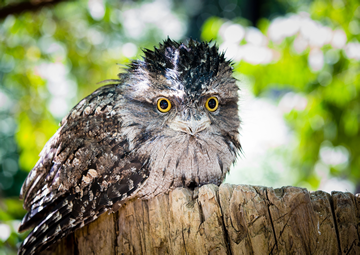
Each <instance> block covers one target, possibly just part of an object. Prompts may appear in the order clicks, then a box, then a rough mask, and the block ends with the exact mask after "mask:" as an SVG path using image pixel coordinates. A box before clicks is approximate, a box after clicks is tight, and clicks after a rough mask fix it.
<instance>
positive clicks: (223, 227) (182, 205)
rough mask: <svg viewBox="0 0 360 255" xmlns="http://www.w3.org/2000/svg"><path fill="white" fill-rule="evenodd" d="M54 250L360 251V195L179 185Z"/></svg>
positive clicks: (83, 254) (81, 232) (129, 207)
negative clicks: (193, 187) (191, 188)
mask: <svg viewBox="0 0 360 255" xmlns="http://www.w3.org/2000/svg"><path fill="white" fill-rule="evenodd" d="M52 250H53V252H51V253H53V254H78V255H89V254H360V194H357V195H353V194H351V193H342V192H332V194H331V195H330V194H328V193H325V192H322V191H316V192H308V191H307V190H306V189H302V188H297V187H283V188H280V189H273V188H267V187H260V186H249V185H229V184H223V185H221V186H220V187H217V186H215V185H205V186H203V187H201V188H200V189H197V190H195V191H191V190H189V189H184V188H178V189H176V190H174V191H172V192H171V193H170V194H167V195H161V196H158V197H155V198H154V199H152V200H149V201H143V200H134V201H132V202H130V203H128V204H127V205H126V206H124V207H122V208H121V209H120V210H119V211H118V212H117V213H114V214H110V215H108V214H105V215H103V216H101V217H100V218H99V219H98V220H96V221H95V222H93V223H91V224H89V225H88V226H85V227H84V228H82V229H79V230H77V231H76V232H75V233H74V234H72V235H70V236H68V237H67V238H65V239H64V240H62V241H61V242H59V243H58V244H56V245H55V246H54V247H53V248H52ZM45 253H47V254H49V253H50V252H49V251H47V252H45ZM45 253H43V254H45Z"/></svg>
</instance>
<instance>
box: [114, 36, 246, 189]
mask: <svg viewBox="0 0 360 255" xmlns="http://www.w3.org/2000/svg"><path fill="white" fill-rule="evenodd" d="M144 53H145V56H144V58H143V61H134V62H132V64H131V66H130V69H129V72H128V73H127V74H126V75H125V76H124V77H125V78H124V80H125V82H124V83H123V85H122V86H121V88H120V89H121V91H122V94H123V95H124V97H125V98H126V99H127V100H126V101H125V102H126V103H125V104H124V105H123V107H124V109H125V111H124V112H125V113H126V117H124V118H123V119H125V120H124V126H129V127H132V128H131V130H130V129H129V132H128V134H129V137H130V138H129V139H130V140H132V141H134V142H133V146H134V147H139V148H140V149H139V151H141V152H143V153H145V154H149V155H151V156H150V157H151V158H153V159H154V158H155V157H156V158H157V160H156V163H154V164H159V163H158V162H159V157H161V158H163V161H164V164H168V165H170V164H171V161H175V163H176V165H177V167H178V166H179V165H182V166H181V167H182V168H187V169H188V168H194V167H193V166H190V165H195V164H199V163H202V167H207V168H210V172H212V173H210V175H217V176H219V177H216V178H215V177H214V178H212V177H211V178H210V177H209V178H207V177H206V178H205V176H204V177H203V178H202V180H198V181H196V182H204V183H205V182H209V181H210V182H215V183H219V182H221V181H222V179H223V178H224V176H225V174H226V172H227V171H228V169H229V166H230V164H231V163H232V162H233V161H234V160H235V156H236V154H237V153H238V151H239V150H240V142H239V140H238V130H239V125H240V120H239V116H238V105H237V103H238V87H237V85H236V80H235V79H234V78H233V77H232V65H231V62H230V61H228V60H226V59H225V58H224V54H223V53H219V52H218V49H217V47H216V46H210V45H209V44H208V43H205V42H196V41H193V40H190V41H189V42H188V43H186V44H184V43H177V42H174V41H172V40H170V39H168V40H166V41H165V42H164V43H163V44H160V47H159V48H155V49H154V50H153V51H150V50H145V51H144ZM134 130H137V132H135V131H134ZM159 147H160V148H159ZM165 148H166V149H165ZM189 151H190V152H189ZM189 153H190V154H189ZM184 154H188V155H191V156H189V157H187V159H181V158H185V157H184ZM167 155H168V156H167ZM203 155H205V156H204V157H203V158H202V156H203ZM189 158H190V159H189ZM206 158H207V159H206ZM154 162H155V160H154ZM215 165H216V166H215ZM159 167H166V166H163V164H159ZM213 168H216V169H213ZM211 169H212V170H211ZM172 171H173V172H176V170H172ZM181 171H182V170H181ZM194 171H195V170H194V169H192V170H191V171H190V172H194ZM197 171H198V170H197ZM214 172H217V174H214ZM188 175H191V174H188ZM181 177H182V178H183V179H184V178H185V177H186V176H185V177H184V176H181ZM188 177H189V178H185V179H189V182H190V181H194V180H193V179H194V178H192V177H190V176H188ZM200 179H201V178H200ZM210 179H211V180H210ZM212 179H214V180H212ZM215 179H216V180H215Z"/></svg>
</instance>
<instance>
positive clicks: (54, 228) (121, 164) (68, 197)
mask: <svg viewBox="0 0 360 255" xmlns="http://www.w3.org/2000/svg"><path fill="white" fill-rule="evenodd" d="M122 103H123V98H122V96H121V94H120V93H118V92H117V88H116V85H108V86H105V87H102V88H100V89H98V90H97V91H95V92H94V93H93V94H91V95H90V96H88V97H87V98H85V99H83V100H82V101H81V102H80V103H79V104H78V105H77V106H75V107H74V108H73V109H72V110H71V111H70V113H69V115H68V116H66V117H65V118H64V119H63V121H62V125H61V127H60V128H59V130H58V131H57V132H56V134H55V135H54V136H53V137H52V138H51V139H50V140H49V141H48V143H47V144H46V145H45V147H44V149H43V151H42V152H41V154H40V159H39V161H38V163H37V164H36V165H35V167H34V168H33V169H32V170H31V172H30V173H29V175H28V177H27V179H26V180H25V182H24V184H23V187H22V189H21V195H20V197H21V198H23V199H24V208H25V209H27V210H28V211H29V212H28V213H27V214H26V215H25V217H24V219H23V221H22V223H21V225H20V227H19V231H23V230H26V229H28V228H31V227H35V228H34V229H33V231H32V232H31V233H30V234H29V236H28V237H27V238H26V239H25V241H24V242H23V244H22V245H21V247H20V249H19V254H22V255H23V254H34V253H35V252H38V251H40V250H43V249H45V248H46V247H48V246H49V245H50V244H52V243H53V242H55V241H57V240H59V239H60V238H62V237H63V236H65V235H67V234H69V233H71V232H73V231H74V230H75V229H77V228H80V227H82V226H84V225H85V224H87V223H89V222H91V221H93V220H95V219H96V218H97V217H98V216H99V215H100V214H102V213H103V212H105V211H108V210H112V209H113V208H114V207H115V205H118V203H119V202H120V201H122V200H124V199H125V198H126V197H128V196H129V195H131V194H132V193H133V192H134V191H135V190H136V189H137V188H138V187H139V185H141V184H142V183H143V182H144V181H145V180H146V178H147V176H148V169H147V166H146V164H145V163H143V162H145V161H144V159H140V158H137V157H135V156H133V155H132V154H131V153H130V152H129V148H128V141H127V138H126V136H124V135H122V132H121V129H122V128H121V123H122V118H123V117H121V116H120V115H119V114H118V113H119V112H120V111H121V105H122Z"/></svg>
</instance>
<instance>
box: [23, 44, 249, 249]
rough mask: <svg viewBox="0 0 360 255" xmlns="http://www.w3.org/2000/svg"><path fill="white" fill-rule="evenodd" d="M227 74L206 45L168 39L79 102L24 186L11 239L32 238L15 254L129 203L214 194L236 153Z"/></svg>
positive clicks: (234, 101) (233, 96)
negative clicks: (204, 190) (192, 192)
mask: <svg viewBox="0 0 360 255" xmlns="http://www.w3.org/2000/svg"><path fill="white" fill-rule="evenodd" d="M233 66H234V64H233V62H232V61H231V60H227V59H226V58H225V56H224V52H220V50H219V49H218V47H217V45H216V44H214V43H212V42H202V41H196V40H193V39H190V40H187V41H185V42H177V41H174V40H171V39H170V38H167V39H165V40H164V41H163V42H162V43H159V46H157V47H154V49H153V50H149V49H143V57H142V59H138V60H132V61H131V63H130V64H129V65H128V66H127V68H126V69H125V72H122V73H120V74H119V75H118V79H113V80H109V81H110V84H107V85H105V86H102V87H100V88H99V89H97V90H96V91H94V92H93V93H92V94H90V95H89V96H87V97H85V98H84V99H82V100H81V101H80V102H79V103H78V104H77V105H76V106H75V107H74V108H72V110H70V112H69V113H68V115H67V116H65V117H64V118H63V119H62V121H61V123H60V127H59V129H58V130H57V132H56V133H55V134H54V135H53V136H52V138H50V140H49V141H48V142H47V143H46V144H45V146H44V148H43V150H42V151H41V153H40V155H39V160H38V162H37V163H36V165H35V166H34V168H33V169H32V170H31V171H30V173H29V175H28V176H27V178H26V179H25V181H24V183H23V186H22V188H21V191H20V198H21V199H23V200H24V205H23V206H24V208H25V209H26V210H27V211H28V212H27V214H26V215H25V216H24V218H23V220H22V222H21V224H20V226H19V232H22V231H24V230H27V229H30V228H33V229H32V231H31V232H30V234H29V235H28V236H27V237H26V238H25V239H24V241H23V243H22V244H21V245H20V248H19V251H18V254H19V255H32V254H35V253H38V252H40V251H42V250H45V249H46V248H48V247H49V246H50V245H52V244H53V243H55V242H57V241H59V240H61V238H63V237H65V236H66V235H68V234H70V233H72V232H74V231H75V230H76V229H79V228H81V227H83V226H85V225H87V224H89V223H90V222H92V221H94V220H96V219H97V218H98V217H99V216H100V215H101V214H103V213H105V212H107V213H111V212H116V211H117V210H118V209H119V208H120V207H121V206H124V204H125V202H126V201H129V200H130V199H151V198H153V197H155V196H157V195H159V194H164V193H168V192H170V191H171V190H173V189H175V188H177V187H187V188H189V189H195V188H196V187H200V186H202V185H204V184H209V183H212V184H216V185H220V184H221V183H222V182H223V180H224V178H225V176H226V174H227V173H228V171H229V168H230V166H231V165H232V164H233V163H234V162H235V160H236V159H237V158H238V155H239V154H240V153H241V150H242V147H241V144H240V138H239V136H240V134H239V128H240V123H241V120H240V117H239V114H238V101H239V93H238V92H239V87H238V85H237V80H236V79H235V78H234V77H233V69H234V68H233ZM125 206H126V205H125Z"/></svg>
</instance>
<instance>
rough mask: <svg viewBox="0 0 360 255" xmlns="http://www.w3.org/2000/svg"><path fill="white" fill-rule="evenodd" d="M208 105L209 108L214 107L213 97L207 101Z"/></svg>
mask: <svg viewBox="0 0 360 255" xmlns="http://www.w3.org/2000/svg"><path fill="white" fill-rule="evenodd" d="M208 106H209V108H210V109H214V108H215V107H216V101H215V99H213V98H212V99H210V100H209V102H208Z"/></svg>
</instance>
